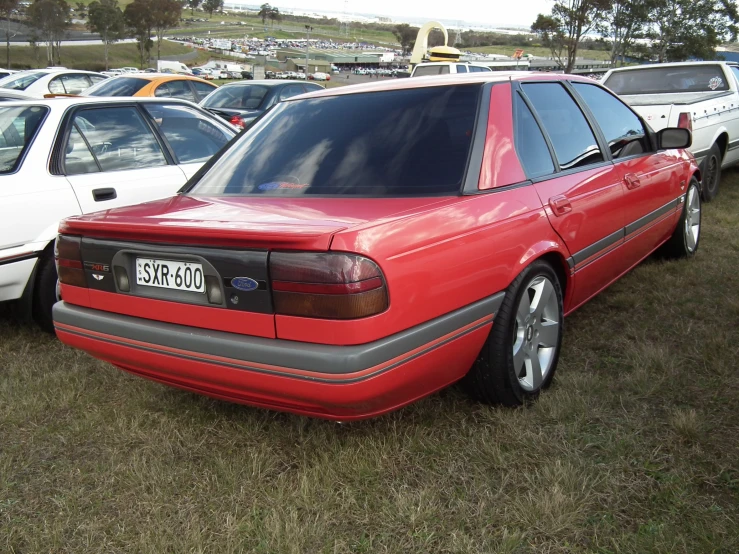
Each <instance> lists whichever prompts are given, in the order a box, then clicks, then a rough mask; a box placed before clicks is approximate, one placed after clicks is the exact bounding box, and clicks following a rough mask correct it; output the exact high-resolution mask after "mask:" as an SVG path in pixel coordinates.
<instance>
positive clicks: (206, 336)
mask: <svg viewBox="0 0 739 554" xmlns="http://www.w3.org/2000/svg"><path fill="white" fill-rule="evenodd" d="M504 295H505V293H503V292H501V293H498V294H495V295H493V296H490V297H488V298H485V299H483V300H480V301H479V302H475V303H474V304H470V305H468V306H465V307H464V308H461V309H459V310H456V311H454V312H451V313H448V314H446V315H443V316H441V317H438V318H436V319H433V320H431V321H428V322H426V323H423V324H421V325H418V326H416V327H413V328H411V329H408V330H406V331H403V332H401V333H397V334H395V335H391V336H389V337H386V338H383V339H380V340H377V341H374V342H370V343H367V344H360V345H355V346H332V345H324V344H313V343H304V342H297V341H288V340H282V339H266V338H261V337H253V336H246V335H238V334H235V333H224V332H222V331H210V330H207V329H199V328H197V327H187V326H183V325H175V324H171V323H163V322H159V321H151V320H147V319H140V318H136V317H130V316H125V315H120V314H114V313H110V312H103V311H100V310H93V309H89V308H82V307H79V306H74V305H71V304H67V303H65V302H58V303H57V304H56V305H55V306H54V321H55V322H56V323H61V324H65V325H69V326H72V327H74V328H76V331H68V330H66V329H65V332H74V333H76V334H80V335H83V336H85V331H86V330H88V331H93V332H97V333H103V334H105V335H109V336H110V338H109V339H101V338H99V337H92V338H96V339H98V340H103V341H105V340H107V341H108V342H111V343H115V342H116V341H115V339H116V337H120V338H121V339H128V340H133V341H138V342H141V343H145V344H144V345H143V346H140V347H139V348H142V349H145V350H152V351H157V350H156V348H157V346H164V347H168V348H174V349H177V350H180V351H182V354H176V355H178V356H180V357H188V358H189V357H193V358H197V356H198V354H203V355H206V356H218V357H222V358H229V359H231V360H234V361H235V362H244V363H246V364H248V363H250V362H251V363H254V364H265V365H270V366H277V368H276V369H279V367H283V368H290V369H298V370H303V371H309V372H311V371H312V372H316V373H319V374H321V373H322V374H332V375H349V376H350V374H352V373H356V372H359V371H363V370H367V369H371V368H373V367H376V366H379V365H381V364H384V363H386V362H389V361H390V360H393V359H395V358H398V357H401V356H403V355H409V358H408V359H410V357H415V356H416V355H420V354H421V353H422V352H425V351H428V350H430V349H432V348H436V347H438V346H439V345H440V344H444V343H445V342H447V341H448V340H453V339H454V338H457V337H458V336H462V335H464V334H466V333H468V332H471V331H472V330H474V329H477V328H480V327H482V326H484V325H488V324H489V323H490V322H491V321H492V320H493V315H494V314H495V312H497V311H498V309H499V308H500V305H501V303H502V302H503V297H504ZM476 322H477V325H474V326H473V327H472V328H468V329H463V328H464V327H468V326H469V325H471V324H473V323H476ZM455 331H459V333H458V334H456V335H453V334H454V333H455ZM447 335H453V336H450V337H448V338H447V340H445V341H442V342H441V343H436V344H434V345H430V344H429V343H432V342H434V341H437V340H438V339H440V338H442V337H445V336H447ZM147 345H149V346H147ZM425 345H428V346H429V348H426V349H423V350H422V351H421V352H418V353H416V354H413V355H410V353H411V352H413V351H414V350H417V349H419V348H422V347H424V346H425ZM126 346H131V345H130V344H126ZM190 354H191V356H190ZM403 361H407V360H403ZM215 363H220V362H215ZM223 365H228V364H227V363H225V364H223ZM238 367H242V366H238ZM246 369H257V368H246ZM385 369H387V368H383V370H385ZM277 372H278V373H279V371H277ZM316 377H318V375H317V376H316ZM342 382H345V381H342Z"/></svg>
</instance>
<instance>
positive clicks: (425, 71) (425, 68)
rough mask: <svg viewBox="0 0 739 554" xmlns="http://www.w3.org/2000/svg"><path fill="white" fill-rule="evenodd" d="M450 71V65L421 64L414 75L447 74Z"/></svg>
mask: <svg viewBox="0 0 739 554" xmlns="http://www.w3.org/2000/svg"><path fill="white" fill-rule="evenodd" d="M447 73H449V66H448V65H419V66H418V67H417V68H416V71H414V72H413V76H414V77H426V76H427V75H446V74H447Z"/></svg>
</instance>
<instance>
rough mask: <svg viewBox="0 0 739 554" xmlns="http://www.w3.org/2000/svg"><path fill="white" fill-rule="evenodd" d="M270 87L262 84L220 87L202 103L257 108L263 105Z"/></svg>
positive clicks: (237, 108) (210, 105) (246, 108)
mask: <svg viewBox="0 0 739 554" xmlns="http://www.w3.org/2000/svg"><path fill="white" fill-rule="evenodd" d="M269 90H270V87H266V86H262V85H229V86H225V87H220V88H219V89H217V90H216V92H214V93H213V94H212V95H210V96H209V97H208V100H206V101H205V102H204V103H203V104H202V105H203V106H204V107H206V108H212V109H218V108H227V109H228V108H232V109H235V110H256V109H259V108H260V107H262V102H263V101H264V99H265V97H266V96H267V93H268V92H269Z"/></svg>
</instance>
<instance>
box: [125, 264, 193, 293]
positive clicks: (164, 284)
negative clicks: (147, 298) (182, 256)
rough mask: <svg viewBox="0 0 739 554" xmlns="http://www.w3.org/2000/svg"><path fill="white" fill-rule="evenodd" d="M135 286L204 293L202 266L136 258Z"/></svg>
mask: <svg viewBox="0 0 739 554" xmlns="http://www.w3.org/2000/svg"><path fill="white" fill-rule="evenodd" d="M136 284H137V285H143V286H146V287H159V288H163V289H173V290H184V291H187V292H205V277H204V276H203V266H202V265H201V264H193V263H190V262H173V261H171V260H153V259H151V258H136Z"/></svg>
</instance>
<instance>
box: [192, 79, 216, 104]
mask: <svg viewBox="0 0 739 554" xmlns="http://www.w3.org/2000/svg"><path fill="white" fill-rule="evenodd" d="M191 84H192V86H193V87H195V92H196V93H197V95H198V101H200V100H202V99H203V98H205V97H206V96H208V95H209V94H210V93H211V92H213V91H214V90H216V87H214V86H213V85H209V84H207V83H201V82H199V81H191Z"/></svg>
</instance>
